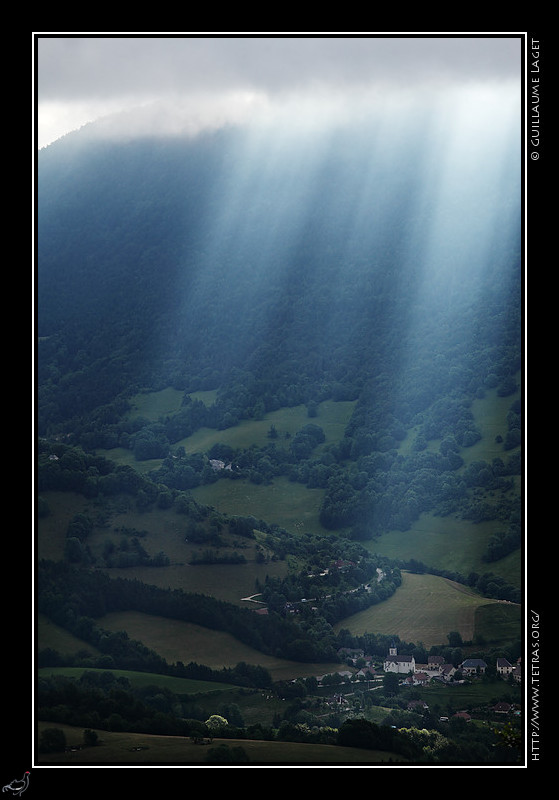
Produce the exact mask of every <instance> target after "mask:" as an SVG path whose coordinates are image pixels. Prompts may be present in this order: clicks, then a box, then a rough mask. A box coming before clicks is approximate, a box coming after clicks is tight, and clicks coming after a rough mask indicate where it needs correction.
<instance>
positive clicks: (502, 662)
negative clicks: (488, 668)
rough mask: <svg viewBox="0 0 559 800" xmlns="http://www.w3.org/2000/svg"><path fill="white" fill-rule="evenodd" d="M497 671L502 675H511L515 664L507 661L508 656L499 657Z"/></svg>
mask: <svg viewBox="0 0 559 800" xmlns="http://www.w3.org/2000/svg"><path fill="white" fill-rule="evenodd" d="M497 672H498V673H499V674H500V675H510V673H511V672H514V665H513V664H511V663H510V662H509V661H507V659H506V658H498V659H497Z"/></svg>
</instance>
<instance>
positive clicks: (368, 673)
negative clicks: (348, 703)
mask: <svg viewBox="0 0 559 800" xmlns="http://www.w3.org/2000/svg"><path fill="white" fill-rule="evenodd" d="M355 675H356V677H357V678H358V679H359V680H360V681H372V680H373V679H374V678H376V677H377V673H376V672H375V670H374V669H372V668H371V667H366V668H365V669H360V670H359V672H356V673H355Z"/></svg>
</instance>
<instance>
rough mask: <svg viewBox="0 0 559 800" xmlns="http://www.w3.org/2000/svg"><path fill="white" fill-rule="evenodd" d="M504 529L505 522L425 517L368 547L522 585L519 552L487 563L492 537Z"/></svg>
mask: <svg viewBox="0 0 559 800" xmlns="http://www.w3.org/2000/svg"><path fill="white" fill-rule="evenodd" d="M502 530H503V523H499V522H493V521H492V522H481V523H478V524H474V523H473V522H469V521H468V520H462V519H457V518H456V517H454V516H449V517H436V516H434V515H433V514H422V515H421V516H420V518H419V519H418V520H417V522H415V523H414V524H413V525H411V527H410V529H409V530H407V531H390V532H389V533H386V534H384V535H383V536H381V537H380V538H379V539H376V540H374V541H371V542H365V543H364V545H365V547H367V548H368V549H369V550H371V551H372V552H375V553H381V554H382V555H384V556H387V557H388V558H395V559H398V558H405V559H411V558H415V559H416V560H417V561H421V562H422V563H424V564H428V565H429V566H432V567H435V568H436V569H443V570H448V571H449V572H460V573H462V574H463V575H468V574H469V573H470V572H472V571H473V572H478V573H482V574H483V573H485V572H494V573H495V574H496V575H499V576H501V577H503V578H505V579H506V580H507V581H508V582H510V583H511V584H513V585H514V586H520V585H521V580H522V563H521V560H520V553H519V552H518V551H516V552H514V553H511V554H510V555H508V556H507V557H506V558H503V559H501V560H500V561H498V562H494V563H491V564H488V563H487V562H485V561H483V555H484V553H485V551H486V548H487V543H488V541H489V539H490V538H491V536H492V535H494V534H495V533H496V532H497V531H502Z"/></svg>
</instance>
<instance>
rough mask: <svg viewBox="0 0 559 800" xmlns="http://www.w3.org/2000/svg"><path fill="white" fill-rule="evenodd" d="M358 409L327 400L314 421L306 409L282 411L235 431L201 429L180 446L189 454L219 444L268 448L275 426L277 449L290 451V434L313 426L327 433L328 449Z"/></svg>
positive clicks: (243, 424) (246, 422) (350, 403)
mask: <svg viewBox="0 0 559 800" xmlns="http://www.w3.org/2000/svg"><path fill="white" fill-rule="evenodd" d="M354 408H355V402H353V401H340V402H337V403H335V402H334V401H331V400H327V401H325V402H323V403H320V405H319V407H318V414H317V416H316V417H313V418H312V419H310V418H309V416H308V413H307V408H306V406H304V405H300V406H294V407H292V408H280V409H278V410H277V411H271V412H270V413H268V414H265V416H264V417H263V418H262V419H261V420H255V419H250V420H241V421H240V422H239V424H238V425H235V427H234V428H227V429H225V430H222V431H216V430H214V429H212V428H201V429H200V430H198V431H196V432H195V433H193V434H192V436H189V437H188V438H187V439H183V440H182V441H181V442H179V444H181V445H183V447H184V448H185V450H186V451H187V452H188V453H196V452H202V453H205V452H207V451H208V450H209V449H210V448H211V447H212V446H213V445H214V444H216V443H221V444H227V445H229V446H230V447H233V448H247V447H250V446H251V445H257V446H258V447H265V446H266V445H267V444H270V441H271V440H270V438H269V437H268V431H269V430H270V428H271V426H272V425H273V426H274V427H275V429H276V431H277V434H278V438H277V439H274V442H275V444H276V447H282V446H283V447H287V446H288V444H289V439H286V436H285V435H286V434H289V435H290V436H294V435H295V434H296V433H297V431H299V430H301V428H302V427H303V426H305V425H307V424H308V423H313V424H316V425H319V426H320V427H321V428H322V430H323V431H324V435H325V437H326V440H325V442H324V444H323V445H322V447H324V446H325V445H328V444H332V443H334V442H338V441H339V440H340V439H341V438H342V436H343V435H344V433H345V429H346V427H347V424H348V422H349V420H350V418H351V415H352V413H353V410H354ZM316 452H320V448H317V450H316Z"/></svg>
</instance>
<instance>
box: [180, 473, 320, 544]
mask: <svg viewBox="0 0 559 800" xmlns="http://www.w3.org/2000/svg"><path fill="white" fill-rule="evenodd" d="M192 496H193V497H194V498H195V499H196V500H197V501H198V502H199V503H202V504H204V505H209V506H212V507H213V508H216V509H217V510H218V511H221V512H223V513H225V514H233V515H235V514H239V515H247V514H248V515H251V516H253V517H256V519H263V520H265V521H266V522H273V523H276V524H278V525H279V526H280V527H282V528H285V529H286V530H288V531H292V532H293V533H322V534H327V533H328V531H326V529H325V528H323V527H322V525H321V524H320V521H319V518H318V515H319V512H320V506H321V504H322V499H323V497H324V490H323V489H307V487H306V486H304V485H303V484H301V483H293V482H292V481H290V480H289V478H286V477H284V476H280V477H278V478H274V481H273V483H272V484H270V485H269V486H264V485H263V484H259V485H258V484H255V483H251V482H250V481H245V480H226V479H225V480H219V481H217V483H212V484H207V485H205V486H198V487H197V488H196V489H193V490H192Z"/></svg>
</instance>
